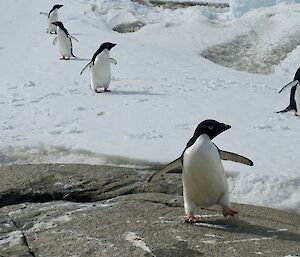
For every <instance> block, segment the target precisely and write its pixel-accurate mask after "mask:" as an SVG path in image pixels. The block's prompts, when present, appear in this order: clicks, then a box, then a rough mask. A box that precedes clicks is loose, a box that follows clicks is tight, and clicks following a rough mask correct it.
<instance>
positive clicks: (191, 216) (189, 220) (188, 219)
mask: <svg viewBox="0 0 300 257" xmlns="http://www.w3.org/2000/svg"><path fill="white" fill-rule="evenodd" d="M199 220H200V217H196V216H195V215H194V214H193V213H191V214H189V215H188V216H187V217H186V218H185V223H189V224H193V223H196V222H199Z"/></svg>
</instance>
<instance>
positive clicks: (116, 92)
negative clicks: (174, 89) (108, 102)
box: [109, 90, 164, 96]
mask: <svg viewBox="0 0 300 257" xmlns="http://www.w3.org/2000/svg"><path fill="white" fill-rule="evenodd" d="M109 93H110V94H112V95H153V96H154V95H157V96H159V95H164V94H161V93H151V92H150V91H146V90H145V91H130V90H114V91H111V92H109Z"/></svg>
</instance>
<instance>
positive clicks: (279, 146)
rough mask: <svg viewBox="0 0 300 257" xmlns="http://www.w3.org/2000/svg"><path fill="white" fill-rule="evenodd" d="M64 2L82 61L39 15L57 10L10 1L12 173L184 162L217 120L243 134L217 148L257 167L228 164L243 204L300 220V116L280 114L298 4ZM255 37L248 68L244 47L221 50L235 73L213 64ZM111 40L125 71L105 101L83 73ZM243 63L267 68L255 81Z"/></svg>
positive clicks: (3, 18) (7, 141)
mask: <svg viewBox="0 0 300 257" xmlns="http://www.w3.org/2000/svg"><path fill="white" fill-rule="evenodd" d="M62 4H63V5H64V6H63V7H62V8H61V9H60V12H59V15H60V17H61V19H62V21H63V22H64V24H65V26H66V28H67V29H68V31H69V32H70V33H71V34H72V35H73V36H75V37H76V38H77V39H78V40H79V41H80V43H77V42H73V48H74V54H75V55H77V56H79V57H80V59H79V60H70V61H60V60H59V57H60V56H59V51H58V49H57V45H56V46H53V45H52V41H53V38H54V35H49V34H47V33H45V31H46V25H47V22H46V17H45V16H42V15H40V14H39V12H40V11H49V10H50V9H51V7H52V6H51V5H50V4H49V3H48V2H43V1H38V0H30V1H24V0H11V1H9V2H7V1H0V22H1V27H0V33H1V35H2V37H1V39H0V56H1V59H0V62H1V87H0V107H1V114H0V115H1V126H0V133H1V155H0V161H1V163H2V164H11V163H26V162H32V163H36V162H71V163H77V162H80V163H93V164H107V163H108V164H113V163H115V164H117V165H126V164H127V165H131V166H132V165H134V164H137V165H149V161H152V162H161V163H164V162H168V161H171V160H173V159H175V158H177V157H178V156H179V155H180V154H181V152H182V150H183V149H184V147H185V144H186V142H187V141H188V139H189V138H190V137H191V135H192V133H193V131H194V129H195V127H196V126H197V124H198V123H199V122H200V121H202V120H204V119H207V118H212V119H217V120H219V121H221V122H225V123H228V124H230V125H231V126H232V128H231V129H230V130H228V131H226V132H225V133H223V134H221V135H220V136H218V137H217V138H216V139H215V140H214V142H215V143H216V144H217V145H218V147H219V148H221V149H224V150H228V151H234V152H236V153H239V154H242V155H245V156H247V157H249V158H250V159H252V160H253V161H254V167H247V166H243V165H239V164H235V163H230V162H224V165H225V169H226V171H227V172H228V176H229V181H230V187H231V196H232V200H233V201H237V202H242V203H252V204H257V205H265V206H272V207H276V208H281V209H286V210H292V211H298V212H300V190H299V187H300V174H299V173H300V171H299V169H300V158H299V152H300V137H299V126H300V119H299V118H298V117H295V116H294V115H293V113H287V114H276V113H275V112H276V111H278V110H281V109H283V108H285V107H286V106H287V104H288V100H289V95H288V94H283V95H279V94H278V90H279V89H280V88H281V87H282V86H283V85H285V84H286V83H288V82H290V81H291V79H292V78H293V76H294V73H295V71H296V70H297V68H298V67H299V59H300V49H299V48H297V45H298V41H293V40H298V39H297V38H299V37H298V36H297V35H299V32H298V27H299V20H300V19H299V18H300V17H299V15H300V6H299V4H282V3H281V4H279V5H276V6H272V7H267V8H261V9H258V10H254V11H250V12H248V13H247V14H245V15H243V16H242V17H241V18H240V19H233V18H232V15H231V13H230V9H229V8H225V9H220V8H207V7H203V6H202V7H201V6H193V7H189V8H180V9H176V10H170V9H165V8H158V7H153V6H151V5H150V6H148V5H147V4H139V3H136V2H135V3H131V2H130V1H127V0H122V1H121V0H119V1H106V2H105V1H100V0H99V1H93V2H90V1H80V2H74V1H71V0H66V1H63V3H62ZM272 14H273V15H272ZM279 20H280V23H279ZM132 22H141V23H142V24H143V26H142V27H141V28H140V29H139V30H137V31H136V32H134V33H127V34H124V33H117V32H115V31H113V30H112V29H113V28H114V27H115V26H118V25H124V24H130V23H132ZM126 26H127V25H126ZM251 33H256V34H257V35H258V36H257V37H253V38H252V39H251V40H252V43H251V48H249V49H248V48H247V47H245V48H241V49H239V51H240V53H243V51H244V52H245V57H243V58H244V59H242V62H241V63H240V65H239V63H238V62H237V59H239V58H241V57H239V56H237V54H236V49H234V48H233V49H231V50H230V49H229V50H228V49H227V48H226V49H227V50H226V51H225V52H223V51H222V49H223V48H220V49H221V52H220V53H219V54H218V53H217V54H216V53H214V52H211V53H212V55H214V56H220V57H223V56H226V57H227V58H229V59H228V60H229V63H231V65H226V66H227V67H224V66H222V65H219V64H217V63H220V62H219V61H218V60H216V61H215V62H216V63H214V62H212V61H210V60H209V59H205V58H204V57H203V52H204V51H205V50H207V49H214V47H215V46H217V45H222V44H223V45H226V44H227V43H228V42H235V40H236V39H237V38H239V37H241V36H242V35H246V39H247V35H249V34H250V35H251ZM104 41H110V42H114V43H117V46H116V47H115V48H113V49H112V51H111V56H112V57H113V58H115V59H116V60H117V61H118V64H117V65H116V66H113V67H112V74H113V79H112V82H111V86H110V88H111V90H112V92H111V93H109V94H95V93H94V92H93V91H92V90H91V89H90V88H89V74H88V72H85V73H84V74H83V75H82V76H80V75H79V73H80V71H81V69H82V68H83V67H84V65H85V64H86V63H88V61H89V59H90V58H91V57H92V55H93V53H94V52H95V51H96V50H97V48H98V47H99V46H100V44H101V43H102V42H104ZM255 46H256V48H255ZM274 49H280V51H279V52H280V53H278V52H276V51H274ZM247 51H248V52H247ZM251 51H252V52H251ZM251 53H253V54H251ZM278 54H280V55H282V54H285V55H286V56H287V58H285V59H284V58H283V59H278ZM241 56H242V55H241ZM251 56H253V58H251ZM230 60H232V61H230ZM266 60H267V61H266ZM269 61H270V66H272V67H271V69H269V70H268V72H264V71H265V67H267V66H268V65H266V63H268V62H269ZM221 64H222V63H221ZM237 66H243V70H244V71H250V72H253V71H252V70H251V69H254V68H257V67H263V68H261V69H256V73H258V74H253V73H249V72H241V71H237ZM262 73H263V74H266V73H268V74H269V75H261V74H262ZM137 160H140V161H137Z"/></svg>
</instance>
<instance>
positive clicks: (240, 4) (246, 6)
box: [230, 0, 300, 18]
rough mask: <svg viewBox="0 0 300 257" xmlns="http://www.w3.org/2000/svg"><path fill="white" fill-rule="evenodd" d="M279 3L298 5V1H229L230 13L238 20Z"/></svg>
mask: <svg viewBox="0 0 300 257" xmlns="http://www.w3.org/2000/svg"><path fill="white" fill-rule="evenodd" d="M279 3H300V1H299V0H230V11H231V14H232V15H233V17H235V18H238V17H241V16H242V15H244V14H245V13H247V12H249V11H251V10H255V9H258V8H262V7H267V6H272V5H276V4H279Z"/></svg>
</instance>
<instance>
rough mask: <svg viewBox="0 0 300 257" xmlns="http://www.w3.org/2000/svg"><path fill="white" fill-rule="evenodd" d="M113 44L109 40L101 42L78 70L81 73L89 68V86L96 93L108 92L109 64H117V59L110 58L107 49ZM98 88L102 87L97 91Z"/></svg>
mask: <svg viewBox="0 0 300 257" xmlns="http://www.w3.org/2000/svg"><path fill="white" fill-rule="evenodd" d="M114 46H116V44H113V43H110V42H105V43H103V44H101V46H100V47H99V49H98V50H97V51H96V52H95V53H94V55H93V58H92V60H91V61H90V62H89V63H88V64H87V65H86V66H85V67H84V68H83V70H82V71H81V72H80V75H81V74H82V73H83V72H84V70H85V69H86V68H88V67H89V68H90V77H91V88H92V89H93V90H94V91H95V92H96V93H101V92H110V90H109V89H108V87H109V84H110V80H111V72H110V64H111V63H113V64H117V61H116V60H115V59H113V58H110V55H109V51H110V50H111V49H112V48H113V47H114ZM99 88H103V91H99V90H98V89H99Z"/></svg>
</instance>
